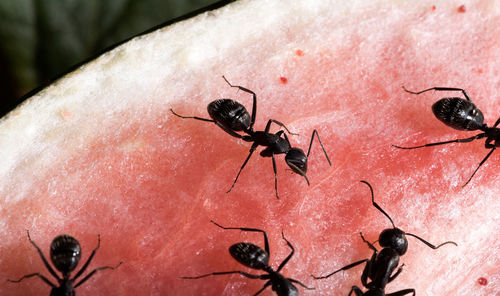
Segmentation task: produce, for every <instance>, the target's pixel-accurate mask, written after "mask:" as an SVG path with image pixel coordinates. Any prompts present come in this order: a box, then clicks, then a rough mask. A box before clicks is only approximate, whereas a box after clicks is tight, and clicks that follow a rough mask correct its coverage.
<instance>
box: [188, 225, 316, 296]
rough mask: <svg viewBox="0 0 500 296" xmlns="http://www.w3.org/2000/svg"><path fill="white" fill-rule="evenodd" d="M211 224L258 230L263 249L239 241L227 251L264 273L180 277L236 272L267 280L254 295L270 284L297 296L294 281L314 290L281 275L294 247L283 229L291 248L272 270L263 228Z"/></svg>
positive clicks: (283, 293) (281, 293)
mask: <svg viewBox="0 0 500 296" xmlns="http://www.w3.org/2000/svg"><path fill="white" fill-rule="evenodd" d="M210 222H212V223H213V224H215V225H216V226H218V227H220V228H222V229H237V230H241V231H251V232H260V233H262V234H263V235H264V250H263V249H262V248H261V247H259V246H257V245H254V244H252V243H246V242H241V243H237V244H234V245H232V246H231V247H229V253H230V254H231V256H232V257H233V258H234V259H235V260H236V261H238V262H239V263H241V264H243V265H245V266H246V267H250V268H253V269H256V270H262V271H265V272H266V274H261V275H254V274H250V273H246V272H244V271H240V270H236V271H223V272H212V273H208V274H204V275H199V276H193V277H190V276H183V277H181V278H182V279H199V278H203V277H207V276H211V275H223V274H234V273H238V274H241V275H242V276H244V277H247V278H251V279H261V280H267V282H266V283H265V284H264V286H263V287H262V288H261V289H260V290H259V291H257V293H255V294H254V296H256V295H259V294H260V293H262V291H264V290H265V289H266V288H267V287H269V286H271V288H272V290H273V291H275V292H276V294H277V295H278V296H298V295H299V292H298V290H297V288H296V287H295V286H294V285H293V284H292V283H296V284H299V285H300V286H302V287H304V288H305V289H308V290H314V288H309V287H307V286H306V285H304V284H302V283H301V282H299V281H298V280H295V279H291V278H285V277H284V276H283V275H281V273H280V271H281V269H283V267H284V266H285V265H286V264H287V263H288V261H289V260H290V259H291V258H292V256H293V254H294V252H295V249H294V248H293V246H292V244H291V243H290V242H289V241H288V240H287V239H286V238H285V235H284V234H283V230H281V236H282V237H283V239H284V240H285V242H286V244H287V245H288V247H290V249H291V250H292V251H291V252H290V254H289V255H288V256H287V257H286V258H285V260H283V262H281V264H280V265H279V266H278V269H276V270H274V269H273V268H272V267H271V266H269V257H270V254H271V253H270V252H269V242H268V240H267V234H266V232H265V231H264V230H260V229H256V228H243V227H224V226H221V225H219V224H217V223H215V222H214V221H212V220H210Z"/></svg>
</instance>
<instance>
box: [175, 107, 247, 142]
mask: <svg viewBox="0 0 500 296" xmlns="http://www.w3.org/2000/svg"><path fill="white" fill-rule="evenodd" d="M170 112H172V113H173V114H174V115H175V116H177V117H180V118H183V119H196V120H201V121H206V122H213V123H215V124H216V125H218V126H219V127H220V128H221V129H223V130H224V131H225V132H226V133H228V134H230V135H231V136H233V137H236V138H240V139H241V138H243V136H242V135H240V134H238V133H236V132H234V131H232V130H230V129H228V128H226V127H225V126H223V125H222V124H220V123H218V122H217V121H215V120H213V119H206V118H201V117H197V116H182V115H179V114H177V113H175V112H174V110H172V108H170Z"/></svg>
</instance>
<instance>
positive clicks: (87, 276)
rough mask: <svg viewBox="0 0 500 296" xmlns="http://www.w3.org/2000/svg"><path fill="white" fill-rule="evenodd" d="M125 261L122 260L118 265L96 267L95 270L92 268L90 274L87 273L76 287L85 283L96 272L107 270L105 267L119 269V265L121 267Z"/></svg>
mask: <svg viewBox="0 0 500 296" xmlns="http://www.w3.org/2000/svg"><path fill="white" fill-rule="evenodd" d="M122 263H123V262H120V263H118V265H116V266H103V267H99V268H96V269H94V270H92V271H91V272H90V273H89V274H87V275H86V276H85V277H84V278H83V279H82V280H81V281H79V282H78V284H76V285H75V288H76V287H78V286H80V285H81V284H83V283H85V282H86V281H87V280H88V279H89V278H90V277H92V276H93V275H94V273H96V272H98V271H100V270H105V269H112V270H115V269H117V268H118V267H120V265H122Z"/></svg>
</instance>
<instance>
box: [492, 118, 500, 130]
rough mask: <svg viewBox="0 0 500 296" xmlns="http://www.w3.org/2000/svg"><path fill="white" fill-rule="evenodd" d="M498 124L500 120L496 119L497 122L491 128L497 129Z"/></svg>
mask: <svg viewBox="0 0 500 296" xmlns="http://www.w3.org/2000/svg"><path fill="white" fill-rule="evenodd" d="M499 124H500V118H498V119H497V121H496V122H495V124H494V125H493V128H495V127H497V126H498V125H499Z"/></svg>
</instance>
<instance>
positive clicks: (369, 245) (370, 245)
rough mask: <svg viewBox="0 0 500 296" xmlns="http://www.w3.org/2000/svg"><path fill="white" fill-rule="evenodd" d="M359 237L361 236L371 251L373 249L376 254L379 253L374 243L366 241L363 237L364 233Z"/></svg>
mask: <svg viewBox="0 0 500 296" xmlns="http://www.w3.org/2000/svg"><path fill="white" fill-rule="evenodd" d="M359 235H361V239H362V240H363V241H364V242H365V243H366V244H367V245H368V247H369V248H370V249H372V250H373V251H374V252H378V251H377V248H375V246H374V245H373V244H372V243H370V242H369V241H367V240H366V239H365V237H364V236H363V233H362V232H360V233H359Z"/></svg>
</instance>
